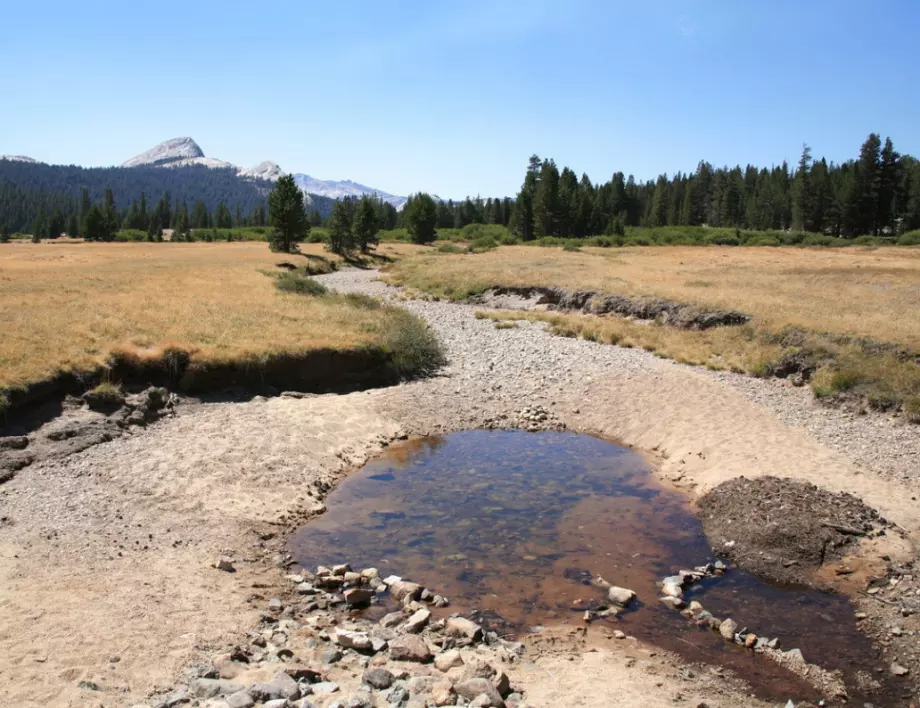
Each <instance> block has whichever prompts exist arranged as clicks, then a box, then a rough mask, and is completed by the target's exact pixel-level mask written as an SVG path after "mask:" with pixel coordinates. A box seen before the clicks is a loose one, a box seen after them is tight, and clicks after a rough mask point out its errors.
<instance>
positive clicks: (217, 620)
mask: <svg viewBox="0 0 920 708" xmlns="http://www.w3.org/2000/svg"><path fill="white" fill-rule="evenodd" d="M374 277H375V274H374V273H372V272H366V271H342V272H340V273H337V274H334V275H332V276H327V277H326V278H324V280H325V282H326V284H327V285H330V286H331V287H336V288H339V289H341V290H347V291H353V292H368V293H370V294H377V295H382V296H385V297H391V296H393V294H394V293H393V291H391V290H389V289H387V288H385V287H384V286H382V285H381V284H379V283H376V282H374ZM406 307H407V308H408V309H410V310H412V311H414V312H417V313H418V314H420V315H421V316H423V317H425V318H426V319H427V320H428V321H429V323H430V324H431V325H432V327H433V328H434V329H435V330H436V331H437V333H438V335H439V336H440V337H441V339H442V340H443V341H444V343H445V346H446V348H447V351H448V355H449V357H450V360H451V364H450V366H449V367H448V368H447V369H446V370H445V371H444V372H443V373H442V374H441V375H439V376H437V377H435V378H432V379H429V380H426V381H420V382H414V383H408V384H404V385H400V386H396V387H393V388H389V389H381V390H376V391H371V392H367V393H354V394H348V395H343V396H335V395H329V396H309V397H303V398H294V397H286V396H279V397H276V398H270V399H264V398H258V397H257V398H255V399H253V400H251V401H248V402H245V403H214V404H200V403H184V404H182V405H180V406H177V408H176V415H175V417H170V418H166V419H163V420H160V421H158V422H155V423H153V424H151V425H150V426H149V427H147V428H138V429H132V430H131V431H129V433H128V434H126V435H124V436H123V437H121V438H117V439H114V440H112V441H109V442H104V443H102V444H100V445H97V446H94V447H91V448H89V449H87V450H84V451H81V452H77V453H74V454H70V455H68V456H66V457H63V458H49V459H46V460H43V461H37V462H35V463H34V464H32V465H30V466H27V467H25V468H23V469H21V470H19V471H18V473H17V475H16V477H15V478H14V479H12V480H11V481H8V482H6V483H5V484H0V705H4V706H7V705H8V706H16V707H20V706H22V707H24V708H39V707H42V708H46V707H51V708H57V707H64V706H67V707H71V706H73V707H77V706H81V707H82V706H92V707H93V708H100V706H101V707H104V708H114V707H116V706H131V705H136V704H139V705H148V706H153V705H156V700H155V696H158V695H162V694H163V693H164V692H166V691H170V690H172V689H174V688H175V687H176V686H177V685H178V684H180V683H182V682H183V681H185V680H186V678H187V677H186V675H185V673H184V672H185V670H186V669H187V668H188V667H189V666H193V665H196V664H197V663H200V662H201V661H202V660H204V659H208V658H210V657H213V656H214V655H216V654H219V653H221V652H224V651H226V650H227V649H228V647H231V646H232V645H233V644H235V643H237V642H239V641H240V637H241V636H245V633H246V631H248V630H250V629H252V628H253V627H256V626H258V620H259V615H260V612H261V610H260V607H259V602H258V601H256V599H255V598H256V597H261V598H265V597H268V596H270V595H271V594H272V593H273V592H274V591H275V589H276V588H279V587H281V586H282V585H283V583H284V581H283V571H282V570H280V569H279V564H283V563H284V557H283V555H282V553H281V551H282V548H283V546H282V544H283V540H284V534H285V533H286V532H287V531H288V530H289V529H290V528H291V527H292V526H293V525H295V524H297V523H300V522H301V520H302V519H303V518H304V517H305V516H306V515H309V514H313V513H320V512H321V511H322V510H323V508H324V507H323V504H322V499H323V498H324V496H325V494H326V493H327V492H328V491H329V489H331V488H332V486H334V484H335V483H336V482H337V481H338V480H340V479H341V478H342V477H343V476H344V475H345V474H347V472H348V471H349V470H352V469H356V468H357V467H358V466H360V465H361V464H363V462H364V461H366V460H367V459H368V457H369V456H371V455H374V454H376V453H377V452H379V451H380V450H381V449H382V448H383V447H384V446H385V445H386V444H388V443H389V442H390V441H392V440H393V439H396V438H398V437H401V436H405V435H427V434H437V433H446V432H451V431H455V430H463V429H468V428H476V427H527V428H531V427H540V426H543V427H558V426H564V427H566V428H567V429H570V430H577V431H582V432H588V433H593V434H599V435H602V436H605V437H608V438H611V439H616V440H620V441H622V442H623V443H625V444H627V445H630V446H633V447H635V448H636V449H639V450H643V451H646V452H648V453H649V455H650V456H651V457H652V458H653V459H654V460H656V462H657V469H658V474H659V476H660V478H661V479H662V480H663V481H665V482H666V483H668V484H670V485H673V486H675V487H676V488H679V489H681V490H683V491H684V492H685V493H686V494H687V495H688V497H689V498H690V499H698V498H701V497H703V496H704V495H705V494H706V492H707V491H709V490H713V489H715V488H717V487H718V486H719V485H720V484H722V483H723V482H726V481H728V480H732V479H734V478H738V477H740V476H742V475H743V476H744V477H746V478H747V479H748V480H753V479H758V478H764V477H768V476H779V477H785V478H791V479H794V480H798V481H799V482H801V483H803V484H809V485H810V484H817V485H820V487H821V488H822V489H824V490H827V491H828V492H833V493H840V492H845V493H848V494H850V495H853V497H855V498H858V499H861V500H863V501H864V502H865V504H866V505H868V506H869V507H871V508H875V509H878V510H879V512H880V514H881V515H882V516H884V517H885V518H886V519H888V520H890V521H891V522H893V523H896V524H897V525H898V526H899V527H901V528H903V529H905V532H906V536H904V537H903V538H902V537H901V535H900V534H895V533H890V532H888V531H887V530H886V535H885V536H877V537H873V538H868V537H866V538H862V539H861V540H860V541H859V542H858V543H850V544H847V545H846V546H844V547H842V548H839V549H837V550H845V551H846V553H847V555H846V556H845V557H843V558H841V559H840V560H839V561H838V563H839V564H840V566H841V567H844V566H845V567H848V568H852V569H854V571H855V572H853V573H850V574H844V575H840V576H838V578H837V581H838V582H839V584H838V585H836V586H837V587H840V588H842V589H844V590H846V591H847V592H850V593H851V594H853V595H854V596H855V597H857V598H859V609H860V610H861V611H863V612H865V613H866V619H865V620H864V621H865V623H866V624H867V626H870V627H872V630H871V631H872V633H873V635H874V636H877V637H881V636H883V635H885V636H886V637H887V636H888V635H889V633H890V632H891V631H892V629H891V627H892V624H893V623H894V622H897V627H898V631H899V634H897V635H891V636H890V637H889V639H887V640H886V642H887V645H886V646H885V647H883V648H884V652H885V653H884V657H883V659H882V660H880V661H879V662H878V665H877V666H873V667H872V670H873V671H878V672H884V671H888V670H889V665H890V664H893V663H896V662H901V663H903V665H904V668H905V669H907V670H908V671H909V672H910V673H909V675H908V676H905V677H904V679H903V686H904V690H905V693H910V692H911V691H912V688H911V684H910V680H911V679H912V678H913V677H915V676H916V675H917V674H920V656H918V655H917V654H916V651H915V650H912V649H910V647H911V646H913V644H915V643H916V637H917V636H920V622H918V619H917V618H918V617H920V615H918V614H903V613H902V607H903V608H905V609H907V610H909V605H907V604H904V603H902V602H901V597H900V595H898V593H899V592H900V589H901V588H905V589H908V590H910V598H911V599H913V598H915V597H917V596H916V595H915V594H914V589H915V588H916V582H915V581H913V575H912V571H910V568H911V567H912V566H911V563H912V562H913V560H914V559H915V558H916V553H915V550H914V545H913V544H914V542H915V540H916V539H917V538H918V536H917V534H918V532H920V505H918V504H917V502H916V495H917V494H918V493H920V463H916V460H917V459H920V457H918V456H917V455H915V454H913V453H912V452H911V451H912V450H913V448H912V447H911V446H912V445H916V441H915V440H912V439H910V438H905V439H904V440H903V441H902V442H901V443H899V447H898V449H897V450H894V451H893V453H894V454H895V455H897V456H891V457H884V456H885V455H886V454H887V451H888V450H889V448H890V447H891V446H890V445H888V444H886V443H885V442H884V441H885V440H887V439H888V438H887V437H886V436H888V435H889V433H890V428H891V425H893V424H889V423H888V422H887V419H885V418H883V417H878V418H872V420H871V421H869V422H868V423H867V422H866V421H867V418H865V417H863V418H861V419H860V420H859V422H858V426H859V427H848V426H850V423H849V422H848V421H842V422H840V423H839V426H840V427H835V428H834V429H832V430H831V429H828V428H827V427H824V428H822V429H820V430H813V429H811V428H810V426H809V425H806V424H801V425H792V424H789V423H786V422H783V418H782V417H781V416H780V415H779V414H777V413H776V412H774V411H773V410H771V407H770V405H769V403H768V402H766V403H765V402H760V401H758V400H757V398H756V396H752V395H750V393H749V392H747V391H742V390H741V389H740V388H739V387H738V386H735V385H733V384H732V383H731V382H729V381H727V380H725V379H724V378H720V377H718V376H716V375H712V374H710V373H709V372H705V371H703V370H699V369H693V368H689V367H685V366H681V365H678V364H674V363H671V362H665V361H661V360H659V359H656V358H655V357H653V356H652V355H650V354H649V353H647V352H643V351H636V350H631V349H623V348H618V347H612V346H606V345H599V344H595V343H592V342H587V341H583V340H570V339H564V338H559V337H552V336H551V335H549V334H548V333H547V332H545V331H544V329H543V327H542V326H541V325H539V324H531V323H522V325H521V326H519V327H518V328H514V329H508V330H496V329H495V327H494V325H493V323H492V322H490V321H488V320H477V319H476V318H475V316H474V315H475V311H476V309H481V308H477V307H469V306H464V305H452V304H447V303H437V302H414V301H413V302H407V303H406ZM745 385H747V384H745ZM751 385H757V386H761V385H762V386H763V389H762V390H761V389H758V391H761V392H762V393H763V394H764V396H766V395H767V393H768V389H767V388H766V387H767V386H769V385H770V384H768V383H766V382H763V383H762V384H761V383H756V384H751ZM758 395H760V394H758ZM795 405H799V404H795ZM536 406H540V407H542V409H544V410H546V411H549V414H548V416H547V420H546V421H544V422H540V423H534V422H533V421H531V420H529V419H528V418H527V415H526V414H525V413H524V409H525V408H533V407H536ZM810 411H811V409H810V408H809V407H808V404H806V403H802V404H801V410H800V411H799V413H798V414H797V415H800V416H801V419H802V420H808V421H811V420H813V415H812V414H811V412H810ZM835 425H838V424H837V423H835ZM854 426H857V424H856V423H854ZM867 426H868V427H867ZM873 426H874V427H873ZM854 430H859V431H862V432H859V435H860V437H859V438H858V441H859V448H860V450H861V451H862V453H863V454H864V453H865V451H866V450H875V451H876V452H873V454H872V455H871V456H866V455H864V456H863V457H861V458H859V461H858V462H857V457H858V456H856V455H855V454H850V453H849V452H848V448H847V447H846V446H845V445H839V446H838V445H836V444H835V442H834V441H835V440H838V439H839V440H842V441H846V442H847V443H852V442H853V440H854V439H855V438H854V437H853V435H854V433H852V431H854ZM46 434H47V432H46V431H43V430H42V429H39V430H37V431H34V432H32V433H30V434H29V438H30V440H33V441H35V440H37V439H38V438H40V437H41V436H43V435H46ZM873 436H876V437H873ZM873 446H874V447H873ZM875 459H885V460H889V461H891V460H906V461H907V462H903V463H898V465H899V467H898V474H897V475H894V474H889V473H886V474H885V476H883V475H882V474H881V473H879V472H877V471H876V467H875V466H874V464H873V460H875ZM911 461H913V463H911ZM892 464H894V463H892ZM746 483H749V482H746ZM788 496H789V495H785V496H781V497H780V498H782V499H787V497H788ZM716 498H718V497H716ZM726 498H729V497H726ZM821 499H823V497H822V498H821ZM789 501H790V503H791V500H789ZM741 504H742V502H741V497H740V496H739V498H738V502H737V508H738V510H739V513H740V512H741V511H742V510H743V509H744V507H742V506H741ZM733 508H734V507H733ZM838 508H840V509H841V510H842V511H841V514H842V515H841V516H839V517H834V521H835V522H836V521H846V523H847V525H850V524H857V523H859V521H860V519H861V518H863V517H856V516H850V515H848V514H851V513H856V512H855V511H853V510H855V509H856V506H855V505H854V506H852V508H851V506H850V505H849V502H847V503H843V502H838ZM848 510H849V511H848ZM764 511H765V510H764V508H762V507H754V508H751V509H749V510H748V514H749V515H751V514H753V515H755V516H756V515H759V514H761V513H764ZM739 518H740V517H739ZM823 519H824V517H823V516H822V520H823ZM873 523H876V522H874V521H873ZM733 525H734V522H733ZM841 525H842V524H841ZM801 528H802V530H803V532H804V531H805V526H804V525H803V526H802V527H801ZM713 534H714V535H718V533H717V532H715V531H713V532H712V534H711V536H710V538H711V540H713V539H714V535H713ZM844 535H847V534H844ZM751 538H755V536H754V535H752V536H751ZM834 539H836V537H835V536H832V540H834ZM729 540H736V542H740V541H738V540H737V539H729ZM766 540H769V538H767V539H766ZM802 549H803V550H802V551H801V555H802V557H803V560H802V562H803V565H804V562H805V559H806V558H813V557H814V555H813V554H814V553H815V551H814V549H813V548H812V547H811V546H804V545H803V546H802ZM796 553H799V551H797V552H796ZM221 555H229V556H232V557H233V558H234V560H235V562H236V567H237V572H236V573H232V574H231V573H224V572H220V571H218V570H216V569H215V568H214V567H213V564H214V562H215V560H216V559H217V558H218V557H219V556H221ZM784 559H785V560H790V559H789V558H787V557H785V556H784ZM791 560H795V558H792V559H791ZM780 565H782V564H780ZM836 567H837V566H834V565H832V564H831V565H825V566H824V568H825V569H829V568H836ZM822 577H823V576H822ZM908 578H909V579H908ZM918 578H920V573H918ZM882 584H884V588H883V589H881V586H882ZM872 587H878V588H880V589H878V590H876V591H875V593H874V594H871V595H870V594H868V593H869V590H870V589H871V588H872ZM867 588H868V589H867ZM864 593H866V594H864ZM899 603H900V604H899ZM911 612H913V611H911ZM637 640H639V641H635V642H634V641H628V640H627V641H617V640H612V639H611V640H607V639H606V638H604V637H598V642H599V643H598V644H591V643H585V641H586V640H584V638H583V637H579V636H575V637H568V638H566V637H561V638H557V639H556V640H555V641H554V642H550V641H549V640H546V641H547V642H548V643H547V645H546V646H545V647H544V648H543V649H538V648H537V647H535V648H534V654H533V655H532V656H531V657H529V658H527V659H526V660H525V662H524V663H523V664H522V666H521V669H522V670H521V672H519V674H518V675H516V676H514V677H513V678H515V679H517V680H519V681H520V682H521V683H522V684H523V686H524V687H525V689H526V690H527V693H526V696H527V701H528V705H531V706H535V707H536V708H540V707H542V706H546V707H547V708H549V707H550V706H558V705H561V704H564V705H571V706H596V705H622V706H670V705H688V706H697V705H703V704H706V705H710V706H729V705H745V706H757V705H762V704H761V703H760V702H758V701H756V700H755V699H752V698H750V696H749V695H748V693H746V692H745V691H744V690H743V688H738V683H737V679H734V678H732V677H718V676H717V677H715V678H712V677H708V675H707V680H706V681H704V682H702V683H694V684H693V685H692V687H691V688H692V690H689V689H688V683H687V680H686V679H684V678H682V675H681V672H682V671H684V672H685V671H686V670H687V669H688V667H685V666H683V665H681V663H680V662H679V661H678V660H677V659H675V658H673V657H668V656H665V655H663V654H662V653H661V652H659V651H656V650H655V649H654V648H653V647H646V646H643V645H642V644H641V637H637ZM541 641H542V640H541ZM591 649H597V651H591ZM693 670H694V671H696V669H693ZM710 678H712V682H710ZM92 686H95V688H93V687H92ZM96 689H98V690H96ZM678 694H679V697H678ZM320 704H321V702H320V703H317V706H319V705H320Z"/></svg>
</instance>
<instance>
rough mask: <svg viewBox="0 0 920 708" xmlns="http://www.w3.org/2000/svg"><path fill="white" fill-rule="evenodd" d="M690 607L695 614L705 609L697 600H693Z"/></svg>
mask: <svg viewBox="0 0 920 708" xmlns="http://www.w3.org/2000/svg"><path fill="white" fill-rule="evenodd" d="M689 609H690V611H691V612H692V613H693V614H694V615H697V614H699V613H700V612H702V611H703V606H702V605H701V604H700V603H699V602H697V601H696V600H693V601H692V602H691V603H690V608H689Z"/></svg>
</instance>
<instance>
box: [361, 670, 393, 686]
mask: <svg viewBox="0 0 920 708" xmlns="http://www.w3.org/2000/svg"><path fill="white" fill-rule="evenodd" d="M361 680H362V681H364V683H366V684H367V685H368V686H373V687H374V688H377V689H384V688H389V687H390V686H392V685H393V682H394V681H395V680H396V677H395V676H393V674H392V673H390V672H389V671H387V670H386V669H368V670H367V671H365V672H364V675H363V676H362V677H361Z"/></svg>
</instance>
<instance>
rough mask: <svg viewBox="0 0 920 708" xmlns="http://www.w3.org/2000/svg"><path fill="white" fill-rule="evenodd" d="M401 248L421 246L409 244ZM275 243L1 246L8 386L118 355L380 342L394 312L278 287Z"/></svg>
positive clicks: (0, 383)
mask: <svg viewBox="0 0 920 708" xmlns="http://www.w3.org/2000/svg"><path fill="white" fill-rule="evenodd" d="M397 248H398V249H403V250H411V247H409V246H399V247H397ZM302 251H303V254H304V255H293V256H289V255H282V254H275V253H271V252H270V251H269V250H268V248H267V246H266V244H265V243H188V244H170V243H166V244H156V243H152V244H144V243H125V244H92V243H42V244H37V245H36V244H31V243H25V242H23V243H11V244H6V245H4V246H0V331H2V332H3V336H2V337H0V392H2V390H3V389H10V388H17V387H22V386H24V385H28V384H30V383H35V382H37V381H41V380H43V379H47V378H49V377H50V376H53V375H54V374H56V373H58V372H68V371H89V370H92V369H94V368H95V367H97V366H98V365H99V364H101V363H103V362H104V361H105V360H106V359H107V357H108V356H109V355H110V354H111V353H113V352H125V353H127V354H129V355H132V354H133V355H135V356H139V357H142V358H144V357H148V358H155V357H156V356H157V354H158V353H159V352H161V351H163V350H164V349H165V348H167V347H170V346H175V347H178V348H180V349H183V350H187V351H190V352H192V360H193V361H196V362H199V363H208V362H214V363H224V362H229V361H250V360H251V361H258V360H259V359H261V358H264V357H266V356H270V355H272V354H279V353H288V354H290V353H293V354H297V353H300V352H305V351H309V350H312V349H320V348H329V349H336V350H348V349H355V348H359V347H362V346H366V345H375V344H379V343H380V342H381V340H382V337H383V336H384V330H385V326H386V322H385V321H384V320H385V319H386V317H387V315H388V312H389V311H387V310H383V311H381V310H369V309H363V308H356V307H352V306H349V305H348V303H347V302H343V301H342V300H337V299H335V298H315V297H304V296H300V295H297V294H287V293H281V292H278V291H277V290H276V288H275V286H274V279H273V278H271V277H269V276H267V275H265V272H266V271H268V272H272V271H278V270H279V269H278V267H277V264H278V263H280V262H283V261H288V262H292V263H295V264H297V265H299V266H302V265H305V264H307V263H310V262H312V263H321V261H320V260H319V259H321V258H323V259H328V258H330V257H331V256H330V254H328V252H326V251H324V249H323V247H322V245H318V244H304V246H303V248H302Z"/></svg>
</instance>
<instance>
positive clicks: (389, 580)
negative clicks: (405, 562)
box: [383, 575, 402, 586]
mask: <svg viewBox="0 0 920 708" xmlns="http://www.w3.org/2000/svg"><path fill="white" fill-rule="evenodd" d="M400 580H402V578H400V577H399V576H398V575H388V576H387V577H385V578H384V579H383V584H384V585H386V586H390V585H393V584H394V583H398V582H399V581H400Z"/></svg>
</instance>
